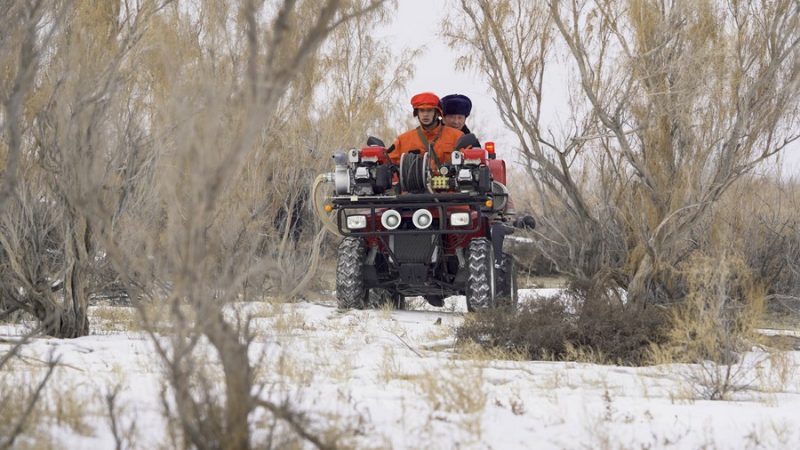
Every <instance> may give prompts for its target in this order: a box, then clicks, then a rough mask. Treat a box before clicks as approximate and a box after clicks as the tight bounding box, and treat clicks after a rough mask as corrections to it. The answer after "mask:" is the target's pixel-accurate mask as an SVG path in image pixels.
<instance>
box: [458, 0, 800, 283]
mask: <svg viewBox="0 0 800 450" xmlns="http://www.w3.org/2000/svg"><path fill="white" fill-rule="evenodd" d="M457 23H458V24H463V23H467V24H468V26H467V27H466V28H464V27H463V26H458V27H457V26H455V25H454V24H457ZM446 36H447V37H448V38H449V39H450V42H451V45H453V46H455V47H458V48H461V49H463V50H464V54H465V56H464V58H463V60H462V62H463V63H464V64H466V65H467V66H471V67H476V68H478V69H480V70H481V72H483V73H484V74H485V75H486V76H487V78H488V80H489V82H490V83H491V85H492V88H493V90H494V93H495V95H496V99H497V100H496V101H497V104H498V106H499V108H500V111H501V116H502V118H503V120H504V122H505V123H506V124H507V125H508V126H509V127H510V128H511V129H512V130H513V131H514V132H515V134H516V135H517V137H519V139H520V142H521V148H520V150H521V153H522V162H523V165H524V167H525V168H526V169H527V171H528V174H529V175H530V177H531V180H532V181H533V182H534V183H536V186H538V187H539V194H538V197H539V199H540V202H541V204H540V205H539V207H540V208H541V210H542V211H543V219H544V223H545V224H546V225H547V227H546V229H544V230H543V231H542V232H541V234H540V239H539V240H538V241H539V246H540V249H541V250H542V252H544V254H545V255H548V256H549V257H550V258H551V259H553V261H554V262H555V263H556V264H557V266H558V268H559V269H560V270H562V271H564V272H568V273H573V274H575V275H578V276H591V275H594V274H597V273H598V272H602V271H607V270H608V269H611V270H612V275H613V276H614V278H616V279H618V280H619V281H620V283H621V284H622V285H623V286H625V287H628V288H629V291H630V293H631V294H632V295H633V296H634V298H640V299H652V298H661V299H666V298H676V297H680V295H681V294H680V289H681V286H684V284H683V283H680V282H678V280H680V278H681V277H680V276H679V275H678V274H677V272H678V271H679V267H680V266H681V264H682V263H684V262H686V261H687V260H688V257H689V256H690V255H691V254H692V253H693V252H696V251H705V250H707V249H706V248H702V246H701V242H700V241H702V240H700V239H697V236H698V235H700V236H703V235H706V234H707V233H709V232H710V231H711V227H712V224H713V222H714V221H713V212H714V206H715V205H717V204H718V203H719V201H720V199H721V198H722V196H723V195H724V194H725V192H726V191H728V190H729V189H730V188H731V186H732V185H734V184H735V183H736V182H737V181H739V180H741V179H742V177H743V176H745V175H747V174H750V173H752V171H753V169H754V168H755V167H757V166H759V164H762V163H763V162H764V161H766V160H767V159H769V158H770V157H772V156H773V155H776V154H778V153H779V152H781V151H782V150H783V149H784V148H786V146H787V145H789V144H790V143H791V142H793V141H796V140H797V139H798V137H800V132H798V130H800V123H798V120H799V117H800V116H798V99H799V98H800V90H799V89H798V88H799V87H800V4H798V2H796V1H794V0H776V1H763V2H740V1H733V0H731V1H723V2H716V1H700V2H696V1H668V2H660V1H647V0H641V1H639V0H636V1H616V0H598V1H582V0H574V1H569V2H556V1H553V2H550V3H549V4H547V5H545V4H539V3H531V2H522V1H513V0H510V1H501V2H488V1H482V0H476V1H468V0H462V1H461V10H460V11H458V12H457V13H455V16H454V18H451V20H450V24H449V26H448V28H447V30H446ZM562 55H566V56H562ZM556 65H560V66H561V67H565V68H567V70H568V72H569V78H568V79H569V83H570V86H571V95H570V106H571V114H570V115H569V118H568V120H565V121H563V123H562V127H561V129H560V130H558V131H551V130H550V129H549V128H546V127H548V126H551V123H552V122H550V121H545V119H546V118H543V117H542V105H543V104H545V102H547V101H560V100H561V99H554V100H550V99H548V98H547V95H548V92H545V90H544V89H543V86H544V85H545V83H544V80H545V78H544V77H545V76H546V74H548V73H550V72H548V71H547V70H546V68H547V67H555V66H556Z"/></svg>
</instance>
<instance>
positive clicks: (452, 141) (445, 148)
mask: <svg viewBox="0 0 800 450" xmlns="http://www.w3.org/2000/svg"><path fill="white" fill-rule="evenodd" d="M418 128H419V127H418ZM439 130H441V135H440V136H439V138H438V139H436V136H437V135H438V134H439ZM422 132H423V133H425V138H426V139H428V142H430V143H433V151H434V153H436V156H437V157H438V158H439V163H440V164H447V163H449V162H450V154H451V153H453V150H454V149H455V147H456V141H458V138H460V137H461V136H462V135H463V134H464V133H462V132H460V131H458V130H456V129H455V128H450V127H446V126H444V124H439V125H438V126H436V127H434V128H433V129H431V130H426V129H424V128H423V129H422ZM434 139H436V142H435V143H434V142H433V140H434ZM411 150H419V152H420V154H423V155H424V154H425V152H427V151H428V149H427V148H426V146H425V145H424V144H423V143H422V140H421V139H420V138H419V134H418V132H417V128H413V129H411V130H408V131H406V132H405V133H403V134H401V135H400V136H397V139H396V140H395V141H394V151H392V152H391V153H389V158H391V160H392V162H393V163H395V164H400V156H401V155H402V154H403V153H408V152H410V151H411ZM431 164H433V162H431Z"/></svg>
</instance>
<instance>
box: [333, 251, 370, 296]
mask: <svg viewBox="0 0 800 450" xmlns="http://www.w3.org/2000/svg"><path fill="white" fill-rule="evenodd" d="M366 255H367V246H366V244H365V243H364V240H363V239H359V238H354V237H346V238H344V239H342V242H341V243H340V244H339V249H338V261H337V263H336V303H337V305H338V306H339V309H353V308H355V309H364V306H365V303H366V300H367V289H366V288H365V287H364V259H365V258H366Z"/></svg>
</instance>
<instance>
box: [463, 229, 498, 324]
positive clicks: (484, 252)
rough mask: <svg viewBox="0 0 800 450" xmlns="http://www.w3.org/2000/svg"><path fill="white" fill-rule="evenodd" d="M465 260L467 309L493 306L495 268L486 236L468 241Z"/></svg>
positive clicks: (484, 308)
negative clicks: (466, 267)
mask: <svg viewBox="0 0 800 450" xmlns="http://www.w3.org/2000/svg"><path fill="white" fill-rule="evenodd" d="M467 261H468V268H469V276H468V277H467V310H468V311H470V312H475V311H486V310H488V309H491V308H494V307H495V306H496V304H495V270H494V249H493V248H492V243H491V242H489V240H488V239H486V238H479V239H475V240H473V241H472V242H470V244H469V256H468V259H467Z"/></svg>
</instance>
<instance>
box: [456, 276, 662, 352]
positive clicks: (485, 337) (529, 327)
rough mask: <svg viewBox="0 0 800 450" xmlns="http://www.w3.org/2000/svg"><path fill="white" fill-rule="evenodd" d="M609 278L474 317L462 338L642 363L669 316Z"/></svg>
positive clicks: (490, 345)
mask: <svg viewBox="0 0 800 450" xmlns="http://www.w3.org/2000/svg"><path fill="white" fill-rule="evenodd" d="M610 283H611V282H610V278H607V277H606V278H600V279H596V280H590V281H583V282H576V283H573V286H572V287H571V288H570V289H569V290H567V291H565V292H564V293H563V294H561V295H559V296H555V297H551V298H547V299H544V300H539V301H534V302H531V303H528V304H525V305H523V306H521V307H520V308H519V310H517V311H513V312H510V311H507V310H495V311H490V312H486V313H481V314H476V315H474V316H471V317H469V318H468V319H467V320H466V321H465V322H464V324H463V325H462V326H461V327H459V328H458V330H457V334H456V335H457V339H458V341H459V342H461V343H464V342H468V341H474V342H476V343H478V344H479V345H481V346H483V347H485V348H501V349H503V350H506V351H509V352H511V353H516V354H523V355H527V357H528V358H530V359H533V360H539V359H558V360H575V359H585V357H586V355H593V360H594V361H595V362H611V363H617V364H631V365H639V364H644V363H646V362H647V361H648V355H649V349H650V347H651V345H652V344H653V343H661V342H664V341H665V339H666V336H667V333H668V331H669V327H668V326H667V324H668V322H667V315H666V314H665V313H664V310H663V309H660V308H657V307H655V306H652V305H639V304H632V303H626V302H625V301H624V298H623V297H622V296H621V295H620V293H619V292H618V291H616V290H613V289H610V288H609V286H610Z"/></svg>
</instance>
